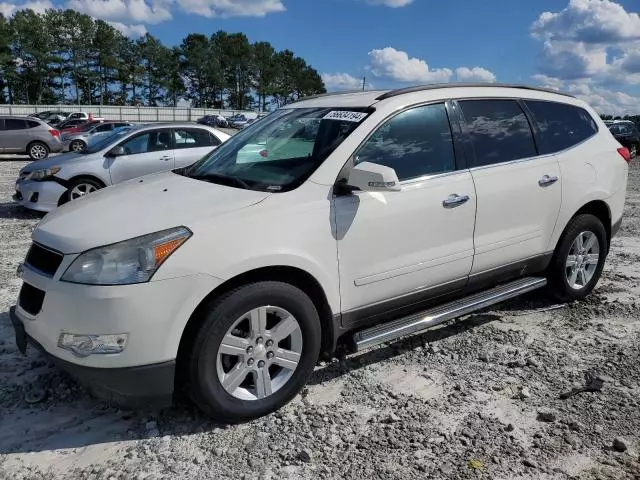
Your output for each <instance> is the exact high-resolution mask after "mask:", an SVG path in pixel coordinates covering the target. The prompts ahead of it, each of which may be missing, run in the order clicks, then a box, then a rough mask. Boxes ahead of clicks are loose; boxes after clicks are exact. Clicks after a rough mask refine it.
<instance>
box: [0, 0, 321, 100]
mask: <svg viewBox="0 0 640 480" xmlns="http://www.w3.org/2000/svg"><path fill="white" fill-rule="evenodd" d="M323 91H324V85H323V84H322V80H321V78H320V76H319V75H318V72H316V71H315V70H314V69H313V68H311V67H310V66H309V65H308V64H307V62H306V61H305V60H304V59H302V58H300V57H296V56H295V54H294V53H293V52H292V51H290V50H284V51H282V52H277V51H276V50H275V49H274V48H273V47H272V46H271V44H269V43H268V42H256V43H254V44H251V43H249V40H248V39H247V37H246V35H244V34H243V33H227V32H224V31H217V32H215V33H214V34H212V35H211V36H210V37H207V36H205V35H202V34H189V35H187V36H186V37H185V38H184V39H183V41H182V43H181V44H180V46H176V47H171V48H169V47H167V46H165V45H163V44H162V43H161V42H160V41H159V40H158V39H157V38H155V37H154V36H152V35H150V34H146V35H144V36H143V37H141V38H139V39H138V40H136V41H133V40H131V39H129V38H126V37H124V36H123V35H122V34H121V33H120V32H119V31H118V30H116V29H115V28H114V27H113V26H111V25H110V24H109V23H107V22H104V21H102V20H94V19H93V18H91V17H90V16H88V15H86V14H83V13H80V12H77V11H74V10H58V9H50V10H48V11H46V12H45V13H43V14H38V13H35V12H34V11H32V10H20V11H18V12H17V13H16V14H15V15H14V16H13V17H12V18H11V19H10V20H7V19H6V18H5V17H4V16H2V15H0V102H6V101H9V102H12V103H13V102H23V103H44V102H47V103H49V102H51V103H54V102H66V101H73V102H77V103H78V104H80V103H86V104H94V103H100V104H119V105H126V104H132V105H141V104H147V105H175V104H177V102H178V100H179V99H180V98H181V97H185V96H186V97H188V98H190V99H191V100H192V102H193V103H194V105H197V106H206V107H212V106H213V107H220V108H222V107H225V106H230V107H232V108H234V109H245V108H251V107H257V108H259V109H262V110H264V109H266V107H267V104H268V103H270V102H274V103H276V104H277V105H283V104H285V103H288V102H291V101H294V100H296V99H298V98H300V97H302V96H305V95H310V94H314V93H321V92H323Z"/></svg>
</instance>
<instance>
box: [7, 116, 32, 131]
mask: <svg viewBox="0 0 640 480" xmlns="http://www.w3.org/2000/svg"><path fill="white" fill-rule="evenodd" d="M26 128H27V122H25V121H24V120H22V119H17V118H5V120H4V129H5V130H24V129H26Z"/></svg>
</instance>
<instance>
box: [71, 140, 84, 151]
mask: <svg viewBox="0 0 640 480" xmlns="http://www.w3.org/2000/svg"><path fill="white" fill-rule="evenodd" d="M82 150H84V144H83V143H82V142H81V141H78V140H76V141H74V142H71V151H73V152H81V151H82Z"/></svg>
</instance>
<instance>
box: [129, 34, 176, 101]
mask: <svg viewBox="0 0 640 480" xmlns="http://www.w3.org/2000/svg"><path fill="white" fill-rule="evenodd" d="M137 43H138V45H139V46H140V54H141V59H142V66H143V69H144V89H145V97H146V101H147V105H149V106H152V105H153V106H155V105H158V102H159V101H160V100H161V99H162V95H163V92H162V90H163V89H164V88H166V87H167V81H166V80H167V79H166V77H165V75H164V72H163V70H162V67H163V63H164V62H163V59H165V58H166V57H167V56H169V55H171V51H170V50H169V49H168V48H167V47H165V46H164V45H162V43H160V41H159V40H158V39H157V38H156V37H154V36H153V35H151V34H149V33H147V34H145V35H144V36H143V37H140V38H139V39H138V42H137Z"/></svg>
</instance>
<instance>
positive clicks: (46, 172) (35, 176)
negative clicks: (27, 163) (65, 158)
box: [26, 167, 60, 181]
mask: <svg viewBox="0 0 640 480" xmlns="http://www.w3.org/2000/svg"><path fill="white" fill-rule="evenodd" d="M59 171H60V167H51V168H43V169H42V170H34V171H33V172H29V173H27V174H26V179H27V180H35V181H40V180H46V179H47V178H51V177H53V176H54V175H55V174H56V173H58V172H59Z"/></svg>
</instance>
